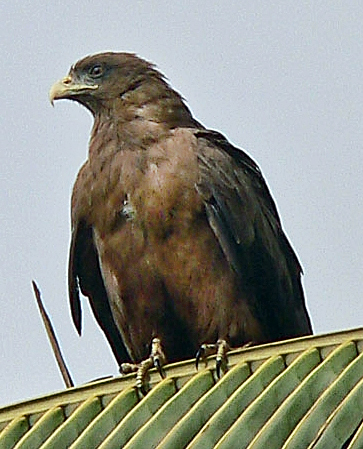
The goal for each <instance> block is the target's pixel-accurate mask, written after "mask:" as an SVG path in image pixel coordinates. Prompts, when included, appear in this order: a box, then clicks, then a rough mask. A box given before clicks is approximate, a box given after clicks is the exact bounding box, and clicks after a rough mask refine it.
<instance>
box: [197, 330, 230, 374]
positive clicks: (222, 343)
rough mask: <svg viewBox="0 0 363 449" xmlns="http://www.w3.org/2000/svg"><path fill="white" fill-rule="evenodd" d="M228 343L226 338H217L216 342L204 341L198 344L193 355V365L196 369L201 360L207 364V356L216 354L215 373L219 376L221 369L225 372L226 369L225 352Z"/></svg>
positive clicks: (227, 348)
mask: <svg viewBox="0 0 363 449" xmlns="http://www.w3.org/2000/svg"><path fill="white" fill-rule="evenodd" d="M229 349H230V348H229V345H228V343H227V342H226V340H222V339H220V340H218V341H217V343H212V344H210V343H204V344H202V345H201V346H200V348H199V350H198V352H197V354H196V356H195V366H196V368H197V369H198V365H199V361H200V360H202V361H204V362H205V364H206V365H207V357H208V356H210V355H212V354H216V373H217V377H218V378H220V377H221V370H222V371H223V373H225V372H226V371H227V370H228V359H227V352H228V351H229Z"/></svg>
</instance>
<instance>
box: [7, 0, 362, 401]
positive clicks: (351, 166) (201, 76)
mask: <svg viewBox="0 0 363 449" xmlns="http://www.w3.org/2000/svg"><path fill="white" fill-rule="evenodd" d="M0 10H1V28H0V41H1V47H0V52H1V60H2V83H1V84H2V87H1V89H0V99H1V105H2V116H1V122H0V126H1V128H0V130H1V132H0V148H1V166H0V172H1V175H0V183H1V188H0V225H1V233H0V248H1V261H0V280H1V303H2V306H1V311H2V312H1V315H0V349H1V350H0V361H1V365H0V366H1V368H0V404H7V403H10V402H13V401H18V400H22V399H25V398H29V397H34V396H37V395H40V394H44V393H47V392H52V391H55V390H58V389H61V388H63V384H62V380H61V378H60V375H59V374H58V371H57V368H56V365H55V362H54V358H53V355H52V353H51V350H50V346H49V344H48V341H47V338H46V335H45V332H44V330H43V327H42V324H41V320H40V317H39V313H38V310H37V307H36V303H35V299H34V297H33V293H32V290H31V284H30V283H31V279H33V278H34V279H36V281H37V282H38V283H39V286H40V288H41V291H42V294H43V299H44V301H45V303H46V306H47V309H48V312H49V313H50V314H51V316H52V320H53V322H54V325H55V326H56V330H57V334H58V336H59V338H60V340H61V344H62V348H63V352H64V355H65V357H66V359H67V362H68V364H69V367H70V369H71V371H72V374H73V377H74V379H75V381H76V383H77V384H81V383H84V382H86V381H88V380H90V379H94V378H97V377H100V376H103V375H107V374H117V366H116V363H115V362H114V360H113V357H112V355H111V353H110V351H109V349H108V346H107V344H106V342H105V340H104V338H103V335H102V334H101V331H99V329H98V328H97V326H96V325H95V323H94V321H93V318H92V316H91V314H90V313H89V312H87V313H86V314H85V317H84V326H83V328H84V335H83V337H82V338H79V337H78V335H77V333H76V331H75V329H74V328H73V325H72V323H71V319H70V314H69V309H68V303H67V291H66V267H67V257H68V244H69V226H70V225H69V199H70V192H71V187H72V184H73V182H74V178H75V175H76V173H77V171H78V169H79V167H80V165H81V164H82V161H83V160H84V159H85V158H86V154H87V143H88V136H89V131H90V127H91V125H92V120H91V116H90V115H89V113H88V112H87V111H86V110H85V109H83V108H81V107H79V106H77V105H76V104H74V103H73V104H71V103H70V102H59V103H57V104H56V107H55V108H54V109H52V108H51V106H50V104H49V102H48V90H49V87H50V86H51V84H52V83H53V82H54V81H55V80H57V79H59V78H60V77H62V76H63V75H65V74H66V73H67V72H68V69H69V66H70V65H71V64H72V63H74V62H75V61H76V60H78V59H79V58H81V57H83V56H85V55H87V54H90V53H95V52H99V51H103V50H114V51H132V52H136V53H137V54H139V55H141V56H143V57H144V58H146V59H149V60H151V61H153V62H155V63H156V64H157V65H158V67H159V68H160V70H161V71H162V72H163V73H165V74H166V75H167V77H168V78H169V79H170V81H171V84H172V85H173V86H174V87H175V88H176V89H177V90H178V91H179V92H181V93H182V94H183V96H184V97H185V98H186V99H187V101H188V104H189V105H190V107H191V109H192V111H193V112H194V114H195V116H196V117H197V118H198V120H200V121H201V122H202V123H204V124H205V125H206V126H208V127H210V128H214V129H217V130H219V131H221V132H222V133H224V134H225V135H226V136H227V137H228V138H229V139H230V140H231V141H232V142H233V143H234V144H235V145H237V146H239V147H242V148H244V149H245V150H247V151H248V153H249V154H250V155H252V157H253V158H254V159H255V160H256V161H257V162H258V163H259V165H260V167H261V169H262V171H263V173H264V175H265V177H266V179H267V182H268V184H269V186H270V188H271V190H272V193H273V195H274V198H275V199H276V202H277V204H278V208H279V211H280V214H281V217H282V221H283V224H284V228H285V230H286V232H287V234H288V236H289V238H290V240H291V241H292V243H293V246H294V247H295V249H296V250H297V253H298V255H299V258H300V260H301V262H302V264H303V266H304V269H305V276H304V286H305V292H306V297H307V303H308V307H309V310H310V314H311V317H312V320H313V323H314V329H315V332H317V333H322V332H328V331H333V330H339V329H346V328H351V327H357V326H361V325H362V324H363V308H362V306H361V304H362V289H363V276H362V274H363V273H362V271H363V270H362V268H363V231H362V221H363V220H362V219H363V216H362V215H363V214H362V210H363V195H362V193H363V168H362V166H363V89H362V73H363V51H362V50H363V32H362V23H363V4H362V3H360V2H353V1H343V0H342V1H337V0H332V1H318V2H317V1H277V2H265V1H254V2H250V1H244V0H238V1H231V2H227V3H226V2H220V1H214V0H212V1H211V0H209V1H201V2H198V1H195V0H193V1H183V2H180V1H175V0H171V1H160V0H158V1H155V0H151V1H150V0H149V1H134V2H130V1H127V2H126V1H120V0H118V1H111V0H103V1H102V2H91V1H86V0H78V1H77V2H76V3H75V2H74V1H69V0H62V1H53V2H48V1H45V0H32V1H26V0H22V1H16V0H13V1H11V2H10V1H6V0H5V1H3V2H2V3H1V6H0ZM85 308H86V309H87V306H86V307H85Z"/></svg>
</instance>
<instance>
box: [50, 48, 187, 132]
mask: <svg viewBox="0 0 363 449" xmlns="http://www.w3.org/2000/svg"><path fill="white" fill-rule="evenodd" d="M49 97H50V101H51V103H52V104H53V102H54V101H55V100H61V99H68V100H74V101H77V102H78V103H80V104H82V105H83V106H85V107H86V108H87V109H89V110H90V111H91V112H92V114H93V115H98V114H102V113H103V112H107V113H109V111H112V114H115V113H119V114H120V115H123V116H127V117H129V119H133V118H143V119H146V120H151V121H155V122H168V123H169V124H170V125H171V126H172V125H173V123H174V122H175V126H177V125H181V124H183V123H181V122H189V123H190V122H193V119H192V117H191V114H190V112H189V110H188V109H187V107H186V106H185V104H184V102H183V99H182V98H181V96H180V95H179V94H178V93H177V92H175V91H174V90H173V89H172V88H171V87H170V86H169V84H168V83H167V82H166V80H165V78H164V76H163V75H162V74H161V73H160V72H159V71H158V70H156V69H155V67H154V65H153V64H151V63H149V62H147V61H145V60H144V59H141V58H139V57H138V56H136V55H134V54H132V53H111V52H108V53H99V54H96V55H92V56H87V57H85V58H83V59H81V60H80V61H78V62H77V63H76V64H74V65H73V66H72V67H71V69H70V71H69V73H68V75H67V76H66V77H64V78H62V79H61V80H59V81H57V82H56V83H55V84H54V85H53V86H52V88H51V90H50V92H49Z"/></svg>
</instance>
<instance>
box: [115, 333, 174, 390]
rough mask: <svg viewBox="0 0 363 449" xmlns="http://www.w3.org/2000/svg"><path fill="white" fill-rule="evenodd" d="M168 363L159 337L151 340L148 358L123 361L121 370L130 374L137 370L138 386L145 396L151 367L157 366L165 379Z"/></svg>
mask: <svg viewBox="0 0 363 449" xmlns="http://www.w3.org/2000/svg"><path fill="white" fill-rule="evenodd" d="M165 363H166V357H165V354H164V351H163V348H162V345H161V341H160V339H159V338H153V339H152V342H151V351H150V355H149V357H148V358H147V359H145V360H142V361H141V362H140V363H122V364H121V366H120V372H121V373H122V374H129V373H135V372H136V383H135V385H136V388H137V389H138V390H139V391H140V392H141V393H142V394H143V395H144V396H145V395H146V393H147V388H146V379H147V375H148V372H149V370H150V369H152V368H156V370H157V371H158V373H159V374H160V376H161V377H162V378H163V379H164V378H165V372H164V370H163V366H164V365H165Z"/></svg>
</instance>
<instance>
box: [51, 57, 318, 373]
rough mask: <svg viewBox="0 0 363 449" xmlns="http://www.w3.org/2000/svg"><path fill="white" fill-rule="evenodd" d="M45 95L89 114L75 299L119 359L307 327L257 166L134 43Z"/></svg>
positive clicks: (307, 330) (76, 230) (76, 234)
mask: <svg viewBox="0 0 363 449" xmlns="http://www.w3.org/2000/svg"><path fill="white" fill-rule="evenodd" d="M50 99H51V101H52V102H53V101H54V100H59V99H69V100H74V101H76V102H78V103H80V104H81V105H83V106H85V107H86V108H87V109H88V110H89V111H90V112H91V113H92V115H93V117H94V125H93V129H92V132H91V136H90V142H89V154H88V159H87V160H86V162H85V163H84V165H83V166H82V168H81V169H80V171H79V173H78V176H77V179H76V182H75V185H74V188H73V194H72V206H71V208H72V211H71V215H72V240H71V246H70V256H69V273H68V277H69V298H70V306H71V311H72V316H73V321H74V323H75V326H76V328H77V330H78V332H79V333H80V332H81V304H80V292H82V293H83V295H85V296H86V297H88V299H89V302H90V305H91V307H92V310H93V313H94V315H95V317H96V319H97V321H98V324H99V325H100V327H101V328H102V330H103V332H104V333H105V335H106V337H107V339H108V342H109V344H110V345H111V347H112V350H113V353H114V355H115V357H116V359H117V361H118V363H119V364H121V363H122V362H125V361H134V362H136V361H140V360H141V359H143V358H145V357H147V356H148V351H149V344H150V342H151V341H152V339H153V338H154V337H158V338H159V339H160V340H161V342H162V344H163V348H164V350H165V353H166V356H167V359H168V361H169V362H173V361H179V360H182V359H185V358H190V357H193V356H194V355H195V352H196V350H197V349H198V348H199V346H200V344H201V343H203V342H205V341H211V342H212V341H217V340H218V339H223V340H225V341H227V342H228V343H229V344H230V345H231V346H241V345H244V344H246V343H248V342H254V343H263V342H271V341H276V340H282V339H287V338H290V337H297V336H302V335H307V334H311V333H312V327H311V323H310V319H309V316H308V313H307V310H306V306H305V300H304V294H303V289H302V285H301V274H302V269H301V266H300V263H299V261H298V258H297V256H296V254H295V252H294V250H293V249H292V247H291V245H290V243H289V241H288V239H287V237H286V235H285V233H284V231H283V229H282V226H281V222H280V219H279V216H278V212H277V209H276V206H275V203H274V200H273V198H272V196H271V194H270V192H269V190H268V187H267V185H266V183H265V181H264V178H263V176H262V174H261V171H260V169H259V167H258V166H257V164H256V163H255V162H254V161H253V160H252V159H251V158H250V156H248V155H247V154H246V153H245V152H244V151H242V150H240V149H238V148H236V147H234V146H233V145H232V144H231V143H229V142H228V140H227V139H226V138H225V137H224V136H223V135H222V134H220V133H219V132H216V131H211V130H208V129H206V128H205V127H204V126H203V125H202V124H201V123H200V122H198V121H197V120H196V119H195V118H194V117H193V116H192V114H191V112H190V111H189V109H188V107H187V106H186V104H185V102H184V100H183V98H182V97H181V95H180V94H179V93H177V92H176V91H175V90H174V89H172V88H171V87H170V85H169V84H168V82H167V81H166V79H165V77H164V76H163V75H162V74H161V73H160V72H159V71H158V70H157V69H156V68H155V66H154V65H153V64H151V63H149V62H147V61H145V60H144V59H141V58H139V57H138V56H136V55H135V54H131V53H112V52H108V53H100V54H96V55H92V56H87V57H85V58H84V59H82V60H80V61H78V62H77V63H76V64H75V65H73V66H72V67H71V69H70V71H69V74H68V75H67V76H66V77H65V78H63V79H61V80H60V81H58V82H57V83H55V84H54V85H53V87H52V88H51V91H50Z"/></svg>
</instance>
